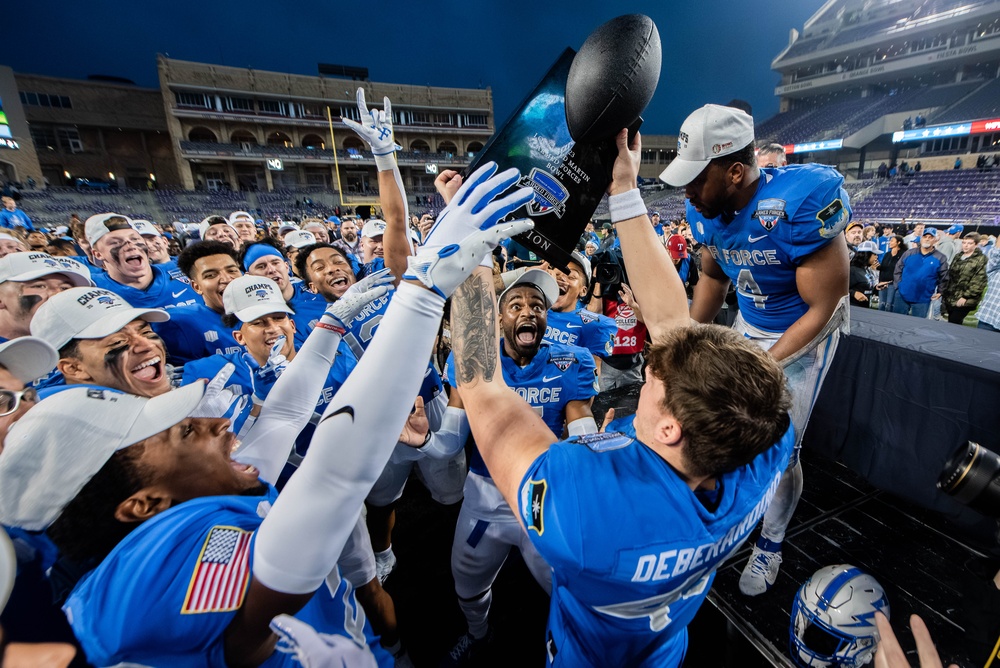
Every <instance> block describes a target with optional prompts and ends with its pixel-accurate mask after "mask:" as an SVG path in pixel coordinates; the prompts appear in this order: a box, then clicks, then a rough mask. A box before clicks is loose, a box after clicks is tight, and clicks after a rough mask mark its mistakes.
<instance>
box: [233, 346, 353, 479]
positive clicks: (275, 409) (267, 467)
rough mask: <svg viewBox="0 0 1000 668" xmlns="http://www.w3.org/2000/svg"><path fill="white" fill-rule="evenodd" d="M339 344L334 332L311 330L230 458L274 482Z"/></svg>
mask: <svg viewBox="0 0 1000 668" xmlns="http://www.w3.org/2000/svg"><path fill="white" fill-rule="evenodd" d="M339 345H340V334H338V333H337V332H335V331H333V330H330V329H325V328H323V327H316V328H315V329H313V331H312V332H311V333H310V334H309V336H308V337H307V338H306V341H305V343H303V344H302V348H301V349H300V350H299V351H298V352H297V353H296V354H295V359H293V360H292V361H291V362H289V363H288V368H287V369H285V371H284V373H282V374H281V377H280V378H278V381H277V382H276V383H275V384H274V387H273V388H271V391H270V392H269V393H268V395H267V399H265V400H264V405H263V407H262V408H261V411H260V415H259V416H257V421H256V422H254V423H253V425H252V427H251V428H250V429H248V430H246V432H245V433H244V434H243V439H242V441H243V442H242V445H241V446H240V449H239V450H238V451H237V452H236V454H235V455H233V459H235V460H236V461H238V462H240V463H241V464H252V465H253V466H255V467H257V470H258V471H260V477H261V480H266V481H267V482H271V483H273V482H277V480H278V475H280V474H281V469H282V468H283V467H284V465H285V462H286V461H287V460H288V454H289V453H290V452H291V451H292V448H293V447H294V446H295V439H296V438H297V437H298V435H299V433H300V432H301V431H302V430H303V429H305V426H306V425H307V424H308V423H309V419H310V418H311V417H312V416H313V412H314V409H315V408H316V400H317V399H318V398H319V396H320V394H322V393H323V385H324V383H326V379H327V377H328V376H329V375H330V367H331V366H332V365H333V360H334V358H335V357H336V356H337V346H339Z"/></svg>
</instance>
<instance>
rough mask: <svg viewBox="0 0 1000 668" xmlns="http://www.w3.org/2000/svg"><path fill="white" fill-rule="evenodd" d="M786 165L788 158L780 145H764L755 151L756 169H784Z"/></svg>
mask: <svg viewBox="0 0 1000 668" xmlns="http://www.w3.org/2000/svg"><path fill="white" fill-rule="evenodd" d="M787 164H788V157H787V156H786V155H785V147H784V146H782V145H781V144H765V145H764V146H761V147H760V149H758V151H757V166H758V167H784V166H785V165H787Z"/></svg>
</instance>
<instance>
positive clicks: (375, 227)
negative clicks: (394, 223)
mask: <svg viewBox="0 0 1000 668" xmlns="http://www.w3.org/2000/svg"><path fill="white" fill-rule="evenodd" d="M383 234H385V221H384V220H379V219H378V218H372V219H371V220H369V221H368V222H367V223H365V226H364V227H362V228H361V236H363V237H367V238H369V239H374V238H375V237H380V236H382V235H383Z"/></svg>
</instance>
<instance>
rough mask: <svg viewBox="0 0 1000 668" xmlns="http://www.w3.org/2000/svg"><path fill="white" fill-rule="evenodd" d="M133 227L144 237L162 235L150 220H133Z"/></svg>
mask: <svg viewBox="0 0 1000 668" xmlns="http://www.w3.org/2000/svg"><path fill="white" fill-rule="evenodd" d="M132 228H133V229H134V230H135V231H136V232H138V233H139V234H141V235H142V236H144V237H162V236H163V235H162V234H160V231H159V230H158V229H156V226H155V225H153V223H151V222H149V221H148V220H133V221H132Z"/></svg>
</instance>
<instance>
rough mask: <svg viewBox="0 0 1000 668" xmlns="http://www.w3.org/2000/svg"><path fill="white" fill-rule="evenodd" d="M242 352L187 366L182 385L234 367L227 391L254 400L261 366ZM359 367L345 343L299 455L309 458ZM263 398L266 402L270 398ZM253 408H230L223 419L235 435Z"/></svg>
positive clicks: (241, 404) (298, 445)
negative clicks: (318, 431) (317, 432)
mask: <svg viewBox="0 0 1000 668" xmlns="http://www.w3.org/2000/svg"><path fill="white" fill-rule="evenodd" d="M240 351H241V352H238V353H230V354H225V355H212V356H210V357H204V358H202V359H198V360H194V361H192V362H189V363H187V364H185V365H184V375H183V376H182V379H181V385H188V384H190V383H193V382H195V381H197V380H198V379H199V378H207V379H208V380H212V378H214V377H215V374H217V373H219V371H220V370H221V369H222V367H223V366H225V365H226V363H232V364H233V366H234V367H236V368H235V370H234V371H233V374H232V375H231V376H230V377H229V380H228V381H226V388H227V389H230V390H232V391H233V393H234V394H235V395H237V396H246V397H251V396H253V392H254V387H253V380H252V378H251V374H252V373H253V371H254V370H255V369H256V364H257V362H256V360H254V359H252V358H251V357H250V354H249V353H247V352H245V349H244V348H242V347H241V348H240ZM357 363H358V362H357V360H356V359H354V355H353V354H352V353H351V350H350V348H348V347H347V345H346V344H345V343H344V342H343V341H341V342H340V346H339V347H338V349H337V358H336V359H335V360H334V361H333V366H332V367H330V373H329V374H328V375H327V378H326V383H325V384H324V385H323V390H322V392H321V393H320V396H319V398H318V399H317V400H316V411H315V414H314V416H313V420H312V421H311V422H310V424H308V425H306V427H305V429H303V430H302V432H301V433H300V434H299V437H298V439H296V442H295V449H296V452H299V454H301V455H305V451H306V449H308V447H309V440H310V439H311V438H312V433H313V430H314V429H315V427H314V426H313V424H314V423H315V422H316V421H317V420H319V418H320V417H321V416H322V415H323V411H325V410H326V405H327V404H328V403H330V401H331V400H332V399H333V395H334V394H336V393H337V390H339V389H340V386H341V385H343V384H344V381H346V380H347V377H348V376H349V375H350V374H351V372H352V371H354V367H355V366H357ZM261 398H262V399H265V398H266V396H265V397H261ZM252 408H253V403H252V402H251V401H239V402H236V403H235V404H233V405H232V406H230V409H229V411H228V412H227V414H226V415H223V416H222V417H227V418H229V419H230V420H231V421H232V423H233V426H232V431H234V432H236V433H237V434H238V433H239V432H240V429H241V428H242V427H243V423H244V422H246V419H247V418H248V417H249V416H250V410H251V409H252Z"/></svg>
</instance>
